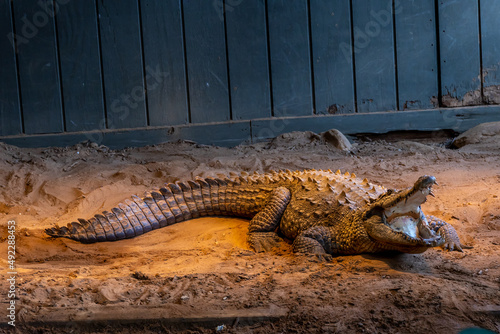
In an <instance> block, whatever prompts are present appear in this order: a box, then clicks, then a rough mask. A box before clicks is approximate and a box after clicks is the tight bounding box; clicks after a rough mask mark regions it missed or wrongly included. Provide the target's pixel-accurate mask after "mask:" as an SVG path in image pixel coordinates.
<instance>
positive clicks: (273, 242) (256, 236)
mask: <svg viewBox="0 0 500 334" xmlns="http://www.w3.org/2000/svg"><path fill="white" fill-rule="evenodd" d="M280 242H281V239H280V237H278V235H277V234H276V233H274V232H252V233H249V234H248V243H249V244H250V247H252V248H253V249H254V250H255V252H257V253H262V252H269V251H270V250H271V249H273V248H275V247H279V245H280Z"/></svg>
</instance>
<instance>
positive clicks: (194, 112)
mask: <svg viewBox="0 0 500 334" xmlns="http://www.w3.org/2000/svg"><path fill="white" fill-rule="evenodd" d="M220 3H222V2H221V1H218V0H217V1H206V0H186V1H183V4H184V7H183V9H184V27H185V36H186V39H185V40H186V61H187V68H188V86H189V102H190V111H191V121H192V122H193V123H204V122H217V121H227V120H229V119H230V110H229V91H228V75H227V62H226V43H225V32H224V16H223V15H222V16H221V15H220Z"/></svg>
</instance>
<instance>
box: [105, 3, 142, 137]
mask: <svg viewBox="0 0 500 334" xmlns="http://www.w3.org/2000/svg"><path fill="white" fill-rule="evenodd" d="M98 14H99V24H100V32H101V49H102V71H103V76H104V92H105V97H106V118H107V126H108V128H110V129H113V128H133V127H140V126H146V125H147V116H146V98H145V88H144V75H143V62H142V51H141V36H140V28H139V6H138V3H137V0H98Z"/></svg>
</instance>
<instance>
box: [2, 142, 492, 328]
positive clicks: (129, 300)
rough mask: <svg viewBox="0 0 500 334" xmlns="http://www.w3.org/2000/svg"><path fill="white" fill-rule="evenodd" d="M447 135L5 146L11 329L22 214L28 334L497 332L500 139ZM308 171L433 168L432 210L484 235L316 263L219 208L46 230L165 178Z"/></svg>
mask: <svg viewBox="0 0 500 334" xmlns="http://www.w3.org/2000/svg"><path fill="white" fill-rule="evenodd" d="M446 140H448V138H446V137H444V136H442V135H439V134H436V135H431V136H429V135H426V136H411V135H401V136H386V137H380V138H371V139H369V140H357V141H355V143H354V146H353V149H352V151H351V152H347V153H346V152H343V151H340V150H338V149H336V148H334V147H332V146H329V145H327V144H324V143H322V142H320V141H318V137H317V136H311V134H309V133H295V134H294V135H293V136H283V137H282V138H278V139H276V140H274V141H273V142H272V143H270V144H269V143H262V144H256V145H252V146H239V147H236V148H232V149H229V148H218V147H207V146H200V145H196V144H194V143H187V142H183V143H175V144H162V145H157V146H152V147H145V148H133V149H124V150H119V151H113V150H109V149H107V148H106V147H100V146H98V145H96V144H88V143H87V144H80V145H77V146H74V147H68V148H48V149H20V148H17V147H13V146H7V145H4V144H1V143H0V233H1V234H0V236H1V239H0V241H1V242H0V254H1V256H0V271H1V273H2V277H3V278H2V280H1V282H0V291H1V293H2V295H1V297H0V298H1V299H0V300H1V301H2V305H3V306H2V309H1V311H0V315H1V326H0V332H12V328H10V326H8V325H7V321H9V320H8V318H6V312H7V310H6V309H7V307H8V306H9V304H8V303H9V302H10V300H11V299H9V298H8V294H7V291H8V290H9V287H10V285H9V282H7V281H6V278H7V277H8V274H7V272H9V271H10V270H9V268H8V267H9V263H8V261H7V260H8V249H7V247H8V240H9V239H7V237H8V235H9V234H8V222H9V221H15V228H16V232H15V238H16V239H15V251H16V254H15V256H16V257H15V267H16V268H15V270H16V271H17V275H15V294H16V300H15V302H16V303H15V307H16V312H17V315H16V330H17V332H18V333H119V332H120V333H136V332H143V333H168V332H171V331H172V332H177V331H179V332H186V333H198V332H202V333H214V332H221V333H223V332H229V333H305V332H308V333H458V332H460V331H461V330H463V329H465V328H470V327H482V328H484V329H488V330H490V331H493V332H500V289H499V288H500V279H499V277H500V202H499V196H500V188H499V184H500V137H497V139H496V140H490V141H489V142H488V143H478V144H474V145H466V146H464V147H462V148H460V149H458V150H451V149H447V148H445V146H444V142H445V141H446ZM307 168H315V169H332V170H336V169H340V170H342V171H350V172H354V173H356V175H357V176H360V177H363V178H364V177H366V178H368V179H369V180H370V181H372V182H374V183H377V184H382V185H384V186H386V187H394V188H405V187H407V186H410V185H411V184H413V182H414V181H415V180H416V179H417V178H418V177H419V176H421V175H424V174H431V175H434V176H436V178H437V180H438V182H439V186H438V187H436V188H435V194H436V198H431V199H430V200H429V201H428V202H427V203H425V204H424V205H423V210H424V211H425V212H426V214H432V215H435V216H437V217H439V218H442V219H445V220H447V221H448V222H450V223H451V224H452V225H453V226H454V227H455V228H456V230H457V231H458V234H459V235H460V237H461V239H462V242H463V243H465V244H468V245H471V246H474V248H473V249H468V250H465V251H464V253H459V252H445V251H442V250H441V249H431V250H429V251H427V252H425V253H423V254H418V255H409V254H383V255H356V256H342V257H336V258H334V259H333V261H332V262H317V261H316V260H315V259H313V258H309V257H307V256H297V255H294V254H292V253H291V251H290V248H291V247H290V244H289V243H287V242H283V243H282V246H281V248H279V249H276V250H274V251H273V252H271V253H267V254H262V253H260V254H255V253H253V252H252V251H251V250H250V249H249V247H248V246H247V244H246V242H245V239H246V230H247V226H248V222H247V221H246V220H244V219H235V218H219V217H214V218H201V219H196V220H192V221H189V222H183V223H180V224H176V225H173V226H170V227H166V228H163V229H160V230H156V231H153V232H150V233H148V234H145V235H143V236H140V237H137V238H134V239H129V240H123V241H119V242H105V243H98V244H91V245H84V244H79V243H78V242H75V241H72V240H69V239H51V238H49V237H47V236H46V235H44V234H43V229H44V228H46V227H50V226H53V225H54V224H59V225H65V224H66V223H68V222H70V221H73V220H75V219H76V218H79V217H83V218H89V217H91V216H92V215H94V214H96V213H98V212H101V211H102V210H108V209H110V208H112V207H113V206H115V205H116V204H117V203H119V202H121V201H123V200H124V199H126V198H128V197H129V196H130V195H132V194H142V193H143V192H144V191H145V190H151V189H156V188H159V187H160V186H161V185H162V184H163V183H164V182H173V181H176V180H187V179H191V178H194V177H196V176H201V177H208V176H216V175H218V174H228V173H229V172H239V171H247V172H253V171H258V172H267V171H270V170H278V169H291V170H294V169H307ZM12 224H13V223H11V225H12ZM23 323H24V325H23ZM217 326H220V327H217Z"/></svg>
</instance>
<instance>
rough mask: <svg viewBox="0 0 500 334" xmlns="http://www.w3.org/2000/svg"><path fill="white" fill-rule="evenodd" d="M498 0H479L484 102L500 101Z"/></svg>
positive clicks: (496, 102) (499, 2) (499, 17)
mask: <svg viewBox="0 0 500 334" xmlns="http://www.w3.org/2000/svg"><path fill="white" fill-rule="evenodd" d="M499 13H500V1H498V0H481V11H480V15H481V39H482V40H481V46H482V55H483V85H484V86H483V93H484V102H485V103H488V104H493V103H494V104H498V103H500V68H499V67H500V15H499Z"/></svg>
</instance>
